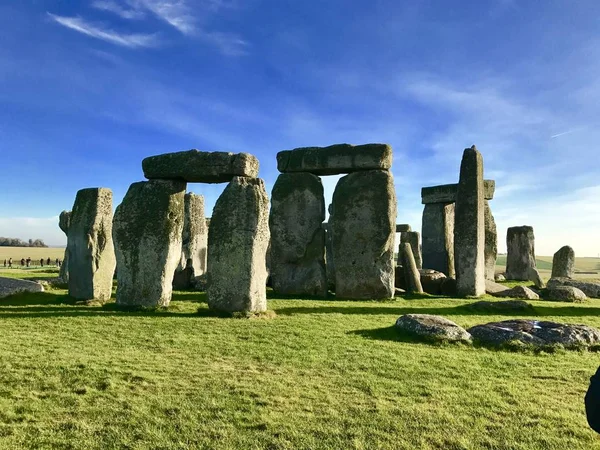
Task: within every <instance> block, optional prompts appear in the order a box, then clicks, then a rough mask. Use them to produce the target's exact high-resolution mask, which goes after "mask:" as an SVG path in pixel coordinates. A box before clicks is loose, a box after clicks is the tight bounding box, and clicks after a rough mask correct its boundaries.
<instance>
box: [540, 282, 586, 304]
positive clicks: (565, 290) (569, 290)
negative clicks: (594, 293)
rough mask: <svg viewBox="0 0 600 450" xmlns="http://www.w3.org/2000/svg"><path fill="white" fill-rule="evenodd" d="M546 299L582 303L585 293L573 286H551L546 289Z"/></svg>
mask: <svg viewBox="0 0 600 450" xmlns="http://www.w3.org/2000/svg"><path fill="white" fill-rule="evenodd" d="M546 299H547V300H554V301H558V302H571V303H582V302H585V301H586V300H587V295H585V293H584V292H583V291H582V290H581V289H577V288H576V287H574V286H553V287H552V288H550V289H548V291H547V293H546Z"/></svg>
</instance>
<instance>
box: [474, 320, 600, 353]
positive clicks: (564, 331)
mask: <svg viewBox="0 0 600 450" xmlns="http://www.w3.org/2000/svg"><path fill="white" fill-rule="evenodd" d="M468 332H469V333H471V335H472V336H473V338H474V339H475V340H477V341H479V342H481V343H483V344H488V345H493V346H499V345H503V344H508V343H512V342H515V341H516V342H519V343H521V344H526V345H532V346H536V347H540V346H547V345H557V344H560V345H563V346H564V347H567V348H572V347H580V346H589V345H596V344H598V343H599V342H600V330H598V329H596V328H593V327H590V326H587V325H571V324H563V323H556V322H546V321H538V320H531V319H513V320H505V321H502V322H491V323H487V324H484V325H476V326H474V327H473V328H470V329H469V330H468Z"/></svg>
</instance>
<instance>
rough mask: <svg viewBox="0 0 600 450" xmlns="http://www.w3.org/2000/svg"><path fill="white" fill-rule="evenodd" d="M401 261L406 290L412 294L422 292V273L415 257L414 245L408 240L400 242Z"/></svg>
mask: <svg viewBox="0 0 600 450" xmlns="http://www.w3.org/2000/svg"><path fill="white" fill-rule="evenodd" d="M399 256H400V261H402V268H403V270H404V279H405V282H406V291H407V292H409V293H412V294H422V293H423V286H422V285H421V274H420V273H419V269H418V268H417V264H416V262H415V258H414V255H413V252H412V246H411V245H410V244H409V243H408V242H403V243H401V244H400V250H399Z"/></svg>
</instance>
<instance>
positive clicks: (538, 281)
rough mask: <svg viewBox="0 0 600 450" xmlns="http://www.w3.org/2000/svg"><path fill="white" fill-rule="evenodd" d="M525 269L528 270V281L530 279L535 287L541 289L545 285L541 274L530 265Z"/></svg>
mask: <svg viewBox="0 0 600 450" xmlns="http://www.w3.org/2000/svg"><path fill="white" fill-rule="evenodd" d="M527 270H528V275H527V277H528V278H529V281H532V282H533V284H535V287H536V288H538V289H543V288H545V287H546V285H545V284H544V280H542V276H541V275H540V272H539V271H538V270H537V269H536V268H535V267H530V268H529V269H527Z"/></svg>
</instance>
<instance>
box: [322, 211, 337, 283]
mask: <svg viewBox="0 0 600 450" xmlns="http://www.w3.org/2000/svg"><path fill="white" fill-rule="evenodd" d="M322 226H323V231H325V272H326V275H327V289H329V290H331V291H335V263H334V261H333V236H332V233H331V226H330V225H329V223H328V222H324V223H323V225H322Z"/></svg>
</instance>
